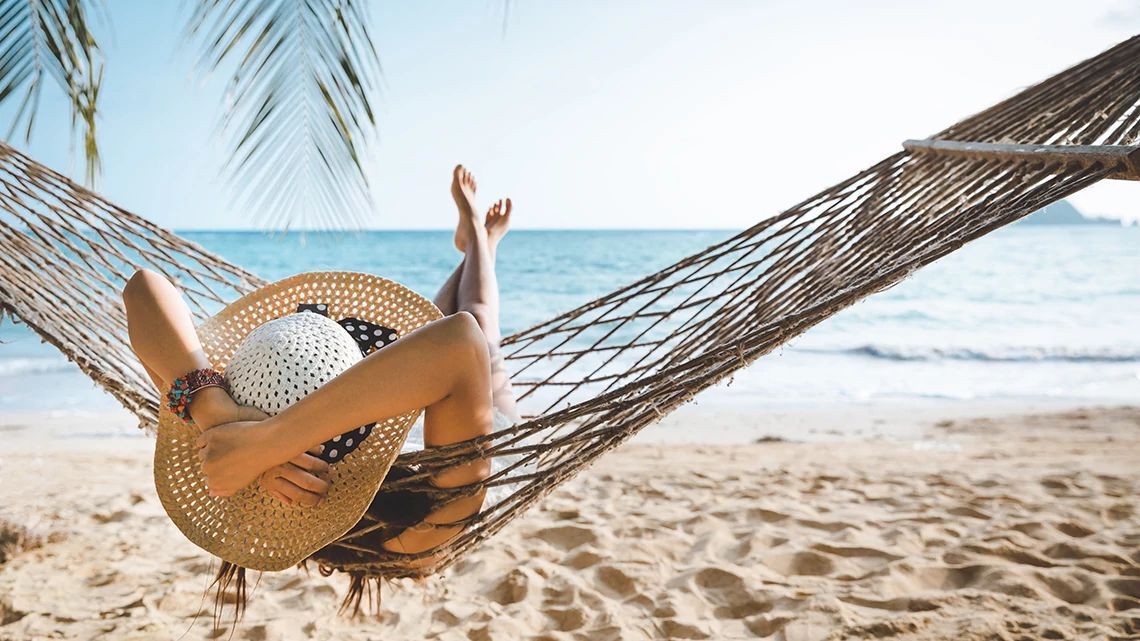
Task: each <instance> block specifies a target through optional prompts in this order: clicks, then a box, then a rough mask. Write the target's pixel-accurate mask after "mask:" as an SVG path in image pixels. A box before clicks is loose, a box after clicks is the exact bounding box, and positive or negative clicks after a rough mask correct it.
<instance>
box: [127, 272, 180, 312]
mask: <svg viewBox="0 0 1140 641" xmlns="http://www.w3.org/2000/svg"><path fill="white" fill-rule="evenodd" d="M164 284H165V285H167V286H169V285H170V281H168V280H166V278H165V277H164V276H163V275H162V274H159V273H158V272H156V271H152V270H149V269H140V270H138V271H137V272H135V273H134V275H133V276H131V277H130V279H129V280H127V284H126V285H124V286H123V301H124V302H126V303H128V304H129V303H130V302H131V301H134V300H138V299H139V298H142V297H144V296H147V297H153V296H154V292H155V291H156V290H157V289H158V288H159V287H162V286H163V285H164Z"/></svg>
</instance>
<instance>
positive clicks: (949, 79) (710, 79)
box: [0, 0, 1140, 229]
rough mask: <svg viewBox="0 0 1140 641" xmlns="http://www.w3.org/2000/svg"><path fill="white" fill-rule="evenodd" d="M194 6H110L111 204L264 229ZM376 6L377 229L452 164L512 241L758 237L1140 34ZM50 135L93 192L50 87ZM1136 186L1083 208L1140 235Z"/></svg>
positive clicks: (1110, 15) (893, 20) (71, 170)
mask: <svg viewBox="0 0 1140 641" xmlns="http://www.w3.org/2000/svg"><path fill="white" fill-rule="evenodd" d="M186 4H187V3H177V2H173V1H166V2H139V1H137V0H107V3H106V5H107V12H106V13H107V20H106V21H105V22H106V23H108V24H105V25H104V29H103V30H102V32H101V33H103V34H104V36H103V38H102V41H103V48H104V50H105V54H106V75H105V79H104V86H103V91H102V95H101V102H102V108H101V111H102V113H101V116H100V119H99V122H98V127H99V139H100V143H101V145H102V150H103V155H104V172H103V176H102V178H101V180H100V182H99V184H98V190H99V191H100V192H102V193H103V194H105V195H106V196H107V197H108V198H110V199H111V200H112V201H115V202H116V203H118V204H120V205H122V206H124V207H126V208H127V209H130V210H132V211H134V212H136V213H138V214H141V215H143V216H145V217H147V218H150V219H151V220H154V221H155V222H157V223H159V224H160V225H164V226H167V227H172V228H176V229H231V228H248V227H251V226H255V225H256V220H257V216H256V214H257V212H250V211H247V210H245V209H244V208H243V203H242V200H241V199H240V198H239V197H238V196H237V194H235V193H234V192H233V191H232V186H231V185H230V184H228V183H227V181H226V179H225V176H224V173H223V170H224V165H225V162H226V159H227V158H228V154H229V151H228V147H227V140H226V138H225V137H223V136H221V135H219V132H218V127H217V124H218V121H219V118H220V115H221V113H222V105H223V90H224V87H225V82H224V81H225V79H226V78H225V77H224V74H219V75H215V76H212V77H211V76H209V75H207V74H205V72H204V71H203V70H202V69H201V68H200V67H199V66H198V65H197V64H196V63H197V61H198V55H197V54H198V52H197V50H196V49H195V47H194V45H193V43H191V42H187V41H186V40H185V39H184V37H183V35H182V34H183V25H184V22H185V18H186V13H185V5H186ZM368 4H370V6H372V7H373V16H372V17H373V29H374V35H375V41H376V42H375V44H376V47H377V48H378V50H379V52H380V59H381V64H382V67H383V74H384V75H383V82H382V87H381V89H380V91H379V93H378V95H377V97H376V100H377V104H379V116H378V131H377V133H376V136H375V138H374V139H373V140H371V141H370V144H369V146H368V152H367V156H366V158H365V167H366V172H367V175H368V176H369V179H370V181H371V183H372V186H373V193H374V195H375V200H376V208H375V211H373V212H370V213H368V214H367V220H368V221H369V222H368V227H371V228H377V229H444V228H450V227H454V225H455V208H454V205H453V204H452V202H451V199H450V195H449V193H448V184H449V181H450V171H451V168H452V167H453V166H454V165H455V164H456V163H459V162H462V163H463V164H465V165H467V166H468V167H470V168H471V169H472V170H473V171H474V172H475V174H476V176H477V178H478V181H479V196H480V199H481V200H482V201H483V202H486V203H490V201H492V200H493V199H495V198H499V197H502V196H510V197H511V198H512V199H513V201H514V203H515V205H516V209H515V214H514V216H513V217H512V218H513V225H514V226H515V227H516V228H532V229H540V228H541V229H552V228H553V229H560V228H742V227H746V226H748V225H751V224H753V223H755V222H756V221H758V220H760V219H763V218H766V217H768V216H771V215H774V214H776V213H778V212H779V211H781V210H783V209H785V208H787V207H789V206H791V205H794V204H795V203H797V202H799V201H801V200H803V199H805V198H807V197H809V196H811V195H812V194H814V193H816V192H818V191H821V190H822V189H823V188H825V187H826V186H828V185H829V184H832V183H834V182H837V181H839V180H842V179H844V178H846V177H847V176H849V175H850V174H853V173H855V172H856V171H859V170H860V169H863V168H865V167H867V166H869V165H871V164H874V163H875V162H876V161H878V160H879V159H881V158H882V157H884V156H887V155H889V154H891V153H894V152H895V151H897V150H899V144H900V143H901V142H902V141H903V140H905V139H907V138H923V137H926V136H928V135H930V134H932V133H934V132H936V131H939V130H941V129H942V128H944V127H946V126H947V125H949V124H951V123H953V122H955V121H957V120H960V119H961V118H963V117H965V116H967V115H969V114H972V113H974V112H977V111H979V110H981V109H983V108H985V107H987V106H988V105H990V104H992V103H993V102H996V101H998V100H1000V99H1003V98H1006V97H1008V96H1010V95H1012V94H1013V93H1015V92H1016V91H1018V90H1020V89H1022V88H1024V87H1026V86H1028V85H1031V84H1033V83H1035V82H1037V81H1039V80H1042V79H1044V78H1046V77H1048V76H1049V75H1051V74H1053V73H1056V72H1058V71H1060V70H1062V69H1064V68H1066V67H1068V66H1070V65H1072V64H1074V63H1076V62H1078V61H1080V60H1082V59H1084V58H1087V57H1089V56H1092V55H1095V54H1096V53H1099V52H1100V51H1102V50H1104V49H1106V48H1108V47H1110V46H1112V45H1114V44H1116V43H1117V42H1119V41H1121V40H1124V39H1125V38H1127V37H1129V36H1131V35H1133V34H1134V33H1137V32H1140V2H1135V1H1134V0H1082V2H1081V3H1079V8H1077V6H1078V3H1074V2H1072V0H1032V1H1022V0H1018V1H1011V0H984V1H979V0H954V1H953V2H924V1H921V0H899V1H885V0H884V1H872V2H861V3H850V2H845V1H842V0H817V1H816V2H811V3H805V2H763V1H760V0H754V1H744V0H737V1H729V0H687V1H678V0H608V1H603V0H589V1H571V0H563V1H554V0H546V1H538V0H510V2H509V4H508V3H507V2H506V1H505V0H466V1H459V0H431V1H427V2H373V3H368ZM855 5H858V6H855ZM10 118H11V108H10V106H9V108H5V109H0V123H6V122H7V121H10ZM38 118H39V125H38V126H37V129H36V131H35V134H34V136H33V139H32V141H31V143H30V144H26V143H25V142H24V140H23V139H22V137H21V138H19V139H17V140H15V141H14V144H15V145H16V146H17V147H18V148H20V149H23V150H25V151H27V152H28V153H30V154H31V155H32V156H33V157H35V158H37V159H39V160H40V161H42V162H45V163H46V164H48V165H49V166H51V167H53V168H55V169H57V170H60V171H62V172H64V173H66V174H68V175H70V176H72V177H75V178H78V179H80V180H81V179H82V176H83V166H82V159H81V155H80V154H79V153H77V150H76V148H75V145H74V142H73V141H72V139H71V135H70V130H69V122H70V121H69V118H70V116H69V114H68V111H67V106H66V101H65V99H64V97H63V96H62V95H60V94H59V92H57V91H54V90H49V91H45V92H44V95H43V97H42V103H41V108H40V114H39V117H38ZM5 119H7V120H5ZM6 130H7V127H6V126H5V127H4V129H3V131H6ZM1138 189H1140V184H1137V183H1134V182H1129V181H1105V182H1104V183H1102V184H1100V185H1097V186H1094V187H1093V188H1090V189H1089V190H1086V191H1085V192H1082V193H1081V194H1078V195H1076V196H1074V197H1073V198H1071V200H1072V202H1073V203H1074V204H1076V205H1077V207H1078V208H1080V209H1081V210H1082V211H1083V212H1085V213H1086V214H1089V215H1097V216H1107V217H1114V218H1122V219H1126V220H1131V221H1140V206H1137V205H1136V203H1137V200H1138V199H1137V197H1136V196H1137V194H1138V192H1137V190H1138Z"/></svg>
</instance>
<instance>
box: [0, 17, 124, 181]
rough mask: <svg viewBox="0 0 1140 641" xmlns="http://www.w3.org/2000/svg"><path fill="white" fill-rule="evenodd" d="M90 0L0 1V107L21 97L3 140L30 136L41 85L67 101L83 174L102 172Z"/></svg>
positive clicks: (99, 62)
mask: <svg viewBox="0 0 1140 641" xmlns="http://www.w3.org/2000/svg"><path fill="white" fill-rule="evenodd" d="M92 8H93V6H92V1H91V0H0V103H3V102H4V101H6V100H9V99H13V98H16V97H18V96H21V95H22V97H20V102H19V105H18V107H17V109H16V115H15V117H14V118H13V120H12V125H11V128H10V129H9V131H8V134H7V136H6V137H5V138H6V139H11V138H12V137H13V136H15V135H17V132H18V131H19V130H21V129H23V136H24V140H25V142H27V141H30V140H31V138H32V131H33V129H34V128H35V124H36V114H37V111H38V108H39V99H40V95H41V94H42V92H43V87H44V84H45V82H51V83H52V84H54V85H55V86H56V87H58V88H59V89H60V90H61V91H63V92H64V94H66V95H67V97H68V100H69V101H70V103H71V128H72V132H74V133H79V134H81V136H82V138H83V156H84V159H85V161H86V162H85V165H86V170H85V175H86V180H87V184H88V185H92V186H93V185H94V184H95V180H96V179H97V177H98V175H99V172H100V159H99V145H98V142H97V140H96V137H95V115H96V113H97V112H98V99H99V88H100V86H101V85H102V82H103V55H102V52H101V51H100V49H99V44H98V42H97V41H96V39H95V36H94V34H93V33H92V31H91V29H90V27H89V20H88V15H89V13H90V11H89V10H90V9H92Z"/></svg>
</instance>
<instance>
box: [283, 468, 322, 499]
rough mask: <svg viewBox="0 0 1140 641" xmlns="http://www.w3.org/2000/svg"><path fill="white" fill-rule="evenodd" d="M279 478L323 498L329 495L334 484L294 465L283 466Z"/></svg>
mask: <svg viewBox="0 0 1140 641" xmlns="http://www.w3.org/2000/svg"><path fill="white" fill-rule="evenodd" d="M278 476H280V477H281V478H283V479H285V480H286V481H289V482H290V483H292V484H293V485H296V486H297V487H299V488H301V489H302V490H306V491H308V492H312V493H313V494H316V495H317V496H318V497H323V496H324V495H326V494H328V492H329V488H330V487H332V484H331V483H329V482H328V481H326V480H324V479H322V478H319V477H316V476H314V475H312V474H310V473H309V472H307V471H305V470H303V469H301V468H299V467H296V466H294V465H282V466H281V471H280V473H279V474H278Z"/></svg>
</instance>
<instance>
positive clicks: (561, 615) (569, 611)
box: [543, 607, 588, 632]
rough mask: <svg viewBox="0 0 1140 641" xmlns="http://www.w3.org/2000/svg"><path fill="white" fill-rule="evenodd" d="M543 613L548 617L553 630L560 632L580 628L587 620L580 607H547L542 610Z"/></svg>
mask: <svg viewBox="0 0 1140 641" xmlns="http://www.w3.org/2000/svg"><path fill="white" fill-rule="evenodd" d="M543 614H545V615H546V616H548V617H550V619H551V622H552V623H553V625H552V626H551V627H552V628H554V629H555V630H558V631H560V632H572V631H574V630H578V629H581V628H582V627H583V626H585V625H586V622H587V620H588V618H587V616H586V613H585V612H583V611H582V609H581V608H576V607H574V608H549V609H547V610H543Z"/></svg>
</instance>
